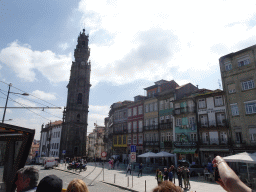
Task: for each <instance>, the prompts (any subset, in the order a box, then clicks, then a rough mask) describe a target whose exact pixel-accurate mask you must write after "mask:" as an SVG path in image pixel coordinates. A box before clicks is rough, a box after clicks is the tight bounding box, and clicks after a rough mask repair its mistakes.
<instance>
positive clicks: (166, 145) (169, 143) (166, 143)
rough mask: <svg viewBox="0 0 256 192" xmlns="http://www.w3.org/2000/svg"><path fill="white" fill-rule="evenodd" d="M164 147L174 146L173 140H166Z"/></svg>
mask: <svg viewBox="0 0 256 192" xmlns="http://www.w3.org/2000/svg"><path fill="white" fill-rule="evenodd" d="M164 148H172V141H164Z"/></svg>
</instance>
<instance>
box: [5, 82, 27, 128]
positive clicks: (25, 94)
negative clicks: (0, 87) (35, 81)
mask: <svg viewBox="0 0 256 192" xmlns="http://www.w3.org/2000/svg"><path fill="white" fill-rule="evenodd" d="M11 86H12V84H11V83H10V84H9V89H8V93H7V98H6V103H5V107H4V115H3V119H2V123H4V117H5V112H6V108H7V103H8V99H9V93H12V94H19V95H24V96H29V94H28V93H13V92H10V88H11Z"/></svg>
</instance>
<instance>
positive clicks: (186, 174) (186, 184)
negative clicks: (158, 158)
mask: <svg viewBox="0 0 256 192" xmlns="http://www.w3.org/2000/svg"><path fill="white" fill-rule="evenodd" d="M182 176H183V182H184V188H185V189H187V188H188V170H187V167H183V170H182Z"/></svg>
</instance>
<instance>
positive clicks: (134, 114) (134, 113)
mask: <svg viewBox="0 0 256 192" xmlns="http://www.w3.org/2000/svg"><path fill="white" fill-rule="evenodd" d="M136 115H137V107H134V108H133V116H136Z"/></svg>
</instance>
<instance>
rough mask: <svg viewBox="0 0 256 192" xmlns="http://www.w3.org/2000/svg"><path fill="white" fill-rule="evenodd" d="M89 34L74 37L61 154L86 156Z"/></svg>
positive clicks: (89, 70)
mask: <svg viewBox="0 0 256 192" xmlns="http://www.w3.org/2000/svg"><path fill="white" fill-rule="evenodd" d="M88 42H89V35H86V34H85V29H83V33H81V32H80V35H79V36H78V39H77V45H76V49H75V51H74V57H75V61H73V62H72V66H71V70H70V79H69V83H68V85H67V88H68V96H67V106H66V108H65V109H64V112H63V126H62V134H61V146H60V158H61V159H62V158H63V157H64V156H63V155H62V153H63V151H65V157H71V158H72V157H84V156H86V136H87V126H88V124H87V122H88V112H89V111H88V108H89V92H90V87H91V84H90V73H91V63H90V61H88V59H89V56H90V48H89V47H88Z"/></svg>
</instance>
